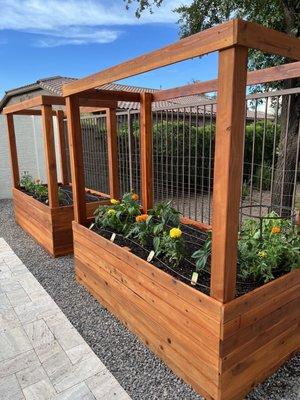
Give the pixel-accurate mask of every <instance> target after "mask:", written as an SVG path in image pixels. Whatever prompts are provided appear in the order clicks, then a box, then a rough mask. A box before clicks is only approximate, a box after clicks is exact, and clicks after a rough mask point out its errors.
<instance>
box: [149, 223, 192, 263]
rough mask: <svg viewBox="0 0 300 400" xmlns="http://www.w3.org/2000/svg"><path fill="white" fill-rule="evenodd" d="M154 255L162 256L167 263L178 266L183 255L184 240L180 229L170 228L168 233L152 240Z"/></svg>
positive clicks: (165, 232)
mask: <svg viewBox="0 0 300 400" xmlns="http://www.w3.org/2000/svg"><path fill="white" fill-rule="evenodd" d="M153 245H154V251H155V255H156V256H157V257H158V256H160V255H161V256H163V257H164V258H166V259H167V260H168V261H169V262H173V263H174V265H175V266H178V264H179V263H180V261H181V260H182V258H183V256H184V253H185V246H184V239H183V237H182V231H181V229H180V228H172V229H170V231H169V232H167V231H164V232H163V233H162V235H160V236H155V237H154V239H153Z"/></svg>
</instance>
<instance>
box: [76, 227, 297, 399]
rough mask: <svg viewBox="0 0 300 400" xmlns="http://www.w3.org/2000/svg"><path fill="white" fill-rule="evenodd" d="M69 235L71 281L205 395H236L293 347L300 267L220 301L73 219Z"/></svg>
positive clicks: (271, 369) (241, 394)
mask: <svg viewBox="0 0 300 400" xmlns="http://www.w3.org/2000/svg"><path fill="white" fill-rule="evenodd" d="M73 233H74V256H75V272H76V277H77V280H78V281H79V282H80V283H81V284H83V285H84V286H85V287H86V288H87V290H88V291H89V292H91V294H92V295H93V296H94V297H95V298H96V299H97V300H99V301H100V302H101V303H102V304H103V305H104V306H105V307H107V308H108V309H109V310H110V311H111V312H112V313H113V314H115V315H116V316H117V317H118V318H119V319H120V320H121V321H122V322H123V323H124V324H125V325H126V326H127V327H128V328H129V329H130V330H132V331H133V332H135V333H136V334H137V335H138V337H139V338H140V339H141V340H142V341H143V342H144V343H145V344H146V345H147V346H148V347H149V348H150V349H151V350H152V351H153V352H155V353H156V354H157V355H158V356H159V357H160V358H161V359H162V360H163V361H165V362H166V364H167V365H168V366H169V367H170V368H171V369H172V370H173V371H174V372H175V373H176V374H177V375H178V376H180V377H181V378H182V379H184V380H185V382H187V383H189V384H190V385H191V386H192V387H193V388H194V389H195V390H196V391H197V392H198V393H199V394H201V395H202V396H204V397H205V398H206V399H210V400H212V399H213V400H232V399H236V400H241V399H243V398H244V396H245V395H246V394H247V393H248V392H249V391H250V390H251V389H252V387H253V386H254V385H256V384H257V383H259V382H261V381H263V380H264V379H265V378H267V377H268V376H269V375H270V374H271V373H273V372H274V371H275V370H276V369H277V368H279V366H280V365H281V364H282V363H283V362H284V361H285V360H287V358H289V357H290V356H291V355H292V354H294V352H295V351H296V350H297V349H299V347H300V331H299V316H300V307H299V306H300V290H299V289H300V287H299V286H300V271H294V272H291V273H289V274H287V275H285V276H283V277H281V278H279V279H277V280H275V281H273V282H271V283H269V284H267V285H264V286H262V287H260V288H258V289H256V290H254V291H252V292H250V293H248V294H247V295H245V296H241V297H240V298H237V299H235V300H233V301H229V302H228V303H226V304H223V303H222V302H219V301H216V300H215V299H213V298H211V297H209V296H206V295H204V294H203V293H200V292H198V291H196V290H194V289H193V288H191V287H189V286H187V285H185V284H184V283H182V282H180V281H177V280H176V279H174V278H172V277H171V276H169V275H168V274H166V273H165V272H163V271H161V270H159V269H158V268H156V267H155V266H153V265H151V264H149V263H147V262H146V261H144V260H142V259H140V258H138V257H137V256H135V255H134V254H132V253H131V252H130V251H128V250H127V249H125V248H121V247H119V246H117V245H116V244H114V243H112V242H110V241H109V240H106V239H104V238H103V237H101V236H99V235H98V234H96V233H95V232H93V231H91V230H89V229H87V228H85V227H83V226H81V225H79V224H78V223H76V222H73ZM272 286H273V288H272ZM287 287H288V288H289V289H288V290H286V288H287ZM272 289H274V290H273V292H274V297H270V296H269V292H272ZM235 321H238V323H234V324H233V323H232V322H235Z"/></svg>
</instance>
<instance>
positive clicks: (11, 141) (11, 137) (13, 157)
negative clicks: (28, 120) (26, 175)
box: [6, 114, 20, 188]
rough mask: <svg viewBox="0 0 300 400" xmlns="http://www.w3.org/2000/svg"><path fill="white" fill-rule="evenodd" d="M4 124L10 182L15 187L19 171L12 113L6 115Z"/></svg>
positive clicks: (18, 180)
mask: <svg viewBox="0 0 300 400" xmlns="http://www.w3.org/2000/svg"><path fill="white" fill-rule="evenodd" d="M6 126H7V135H8V145H9V155H10V166H11V172H12V182H13V187H15V188H17V187H18V186H19V182H20V173H19V163H18V151H17V143H16V133H15V126H14V116H13V115H12V114H7V115H6Z"/></svg>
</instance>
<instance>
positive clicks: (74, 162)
mask: <svg viewBox="0 0 300 400" xmlns="http://www.w3.org/2000/svg"><path fill="white" fill-rule="evenodd" d="M66 112H67V121H68V139H69V140H68V141H69V149H70V164H71V175H72V191H73V202H74V204H73V207H74V218H75V221H77V222H80V223H82V224H84V223H85V222H86V218H87V215H86V206H85V179H84V163H83V145H82V135H81V124H80V113H79V102H78V97H76V96H71V97H67V98H66Z"/></svg>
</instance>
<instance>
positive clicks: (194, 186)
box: [82, 88, 300, 223]
mask: <svg viewBox="0 0 300 400" xmlns="http://www.w3.org/2000/svg"><path fill="white" fill-rule="evenodd" d="M299 93H300V88H296V89H290V90H289V91H280V92H276V93H275V92H270V93H263V94H254V95H249V96H247V101H246V109H247V118H246V123H245V140H244V165H243V179H242V182H241V185H242V196H241V212H240V218H241V220H242V219H243V216H247V217H248V216H253V217H256V216H262V215H264V214H265V213H266V212H268V211H270V210H271V209H274V210H275V211H277V212H278V213H279V214H280V215H282V214H284V213H285V212H288V213H289V215H290V214H291V210H293V209H294V207H295V201H296V199H297V197H298V195H299V194H300V193H299V187H300V186H299V179H300V177H299V148H300V126H299V120H298V121H297V124H296V125H297V127H296V128H295V122H293V126H292V124H291V120H292V117H291V115H290V112H291V103H292V101H293V96H296V95H297V94H299ZM215 103H216V101H215V100H209V99H208V100H207V102H202V103H201V104H200V105H199V104H198V105H196V106H189V107H184V108H182V107H178V108H172V109H168V110H154V111H153V186H154V201H155V203H157V202H161V201H167V200H171V201H172V202H173V204H174V206H175V207H176V208H177V209H178V210H179V211H180V212H182V214H183V215H184V216H187V217H189V218H193V219H195V220H198V221H201V222H205V223H210V222H211V218H212V191H213V165H214V136H215V117H216V106H215ZM283 103H285V105H286V106H285V110H286V114H287V117H285V116H284V115H283V113H282V109H283V108H282V104H283ZM105 125H106V120H105V116H102V115H101V116H93V117H89V116H88V117H84V118H82V133H83V147H84V165H85V178H86V186H87V187H89V188H91V189H95V190H99V191H101V192H106V193H108V161H107V137H106V126H105ZM117 128H118V163H119V180H120V192H121V194H124V193H126V192H128V191H130V190H134V191H136V192H137V193H138V194H140V141H139V134H140V129H139V112H138V111H125V112H118V113H117ZM291 153H293V154H292V159H291ZM279 163H280V164H279Z"/></svg>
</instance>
